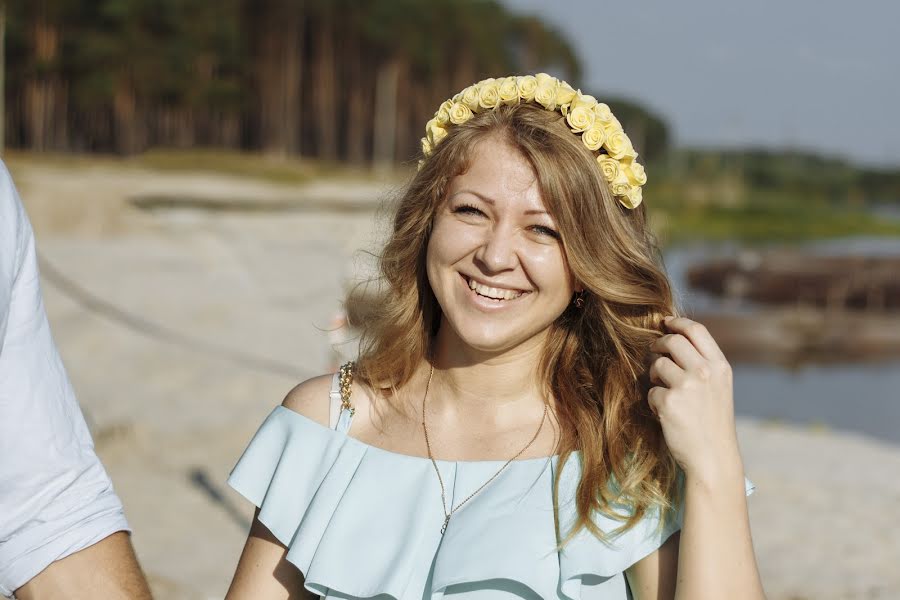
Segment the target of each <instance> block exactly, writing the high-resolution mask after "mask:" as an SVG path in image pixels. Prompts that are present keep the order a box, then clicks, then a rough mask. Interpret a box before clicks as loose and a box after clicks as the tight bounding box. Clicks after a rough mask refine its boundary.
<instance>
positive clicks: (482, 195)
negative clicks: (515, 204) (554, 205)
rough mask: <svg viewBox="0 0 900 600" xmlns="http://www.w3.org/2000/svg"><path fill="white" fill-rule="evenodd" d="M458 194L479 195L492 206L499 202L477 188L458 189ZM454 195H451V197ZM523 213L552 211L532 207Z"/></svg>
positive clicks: (532, 213) (538, 213)
mask: <svg viewBox="0 0 900 600" xmlns="http://www.w3.org/2000/svg"><path fill="white" fill-rule="evenodd" d="M457 194H472V195H473V196H478V198H479V199H480V200H482V201H483V202H486V203H488V204H490V205H491V206H495V205H496V204H497V203H496V202H495V201H494V199H493V198H489V197H487V196H485V195H484V194H480V193H478V192H476V191H475V190H468V189H466V190H457V191H456V192H454V193H453V196H456V195H457ZM453 196H451V198H452V197H453ZM522 214H525V215H549V214H550V213H548V212H547V211H546V210H542V209H538V208H532V209H529V210H526V211H522Z"/></svg>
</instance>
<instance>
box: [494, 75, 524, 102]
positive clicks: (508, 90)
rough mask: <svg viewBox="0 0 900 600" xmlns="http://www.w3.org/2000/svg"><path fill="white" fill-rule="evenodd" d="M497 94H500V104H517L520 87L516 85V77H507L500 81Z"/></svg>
mask: <svg viewBox="0 0 900 600" xmlns="http://www.w3.org/2000/svg"><path fill="white" fill-rule="evenodd" d="M497 92H498V93H499V94H500V102H502V103H503V104H516V103H518V101H519V86H517V85H516V78H515V77H506V78H504V79H502V80H500V85H499V86H498V88H497Z"/></svg>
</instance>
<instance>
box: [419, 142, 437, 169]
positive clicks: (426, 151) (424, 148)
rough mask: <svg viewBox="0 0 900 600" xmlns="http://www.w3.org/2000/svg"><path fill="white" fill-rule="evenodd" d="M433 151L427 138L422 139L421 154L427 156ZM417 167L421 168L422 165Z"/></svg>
mask: <svg viewBox="0 0 900 600" xmlns="http://www.w3.org/2000/svg"><path fill="white" fill-rule="evenodd" d="M433 149H434V147H433V146H432V145H431V142H429V141H428V138H422V154H424V155H425V156H428V155H430V154H431V151H432V150H433ZM419 167H420V168H421V167H422V165H419Z"/></svg>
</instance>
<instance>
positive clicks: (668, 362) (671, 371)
mask: <svg viewBox="0 0 900 600" xmlns="http://www.w3.org/2000/svg"><path fill="white" fill-rule="evenodd" d="M684 377H685V372H684V370H683V369H682V368H681V367H679V366H678V365H677V364H675V362H674V361H673V360H672V359H671V358H669V357H668V356H660V357H659V358H657V359H656V360H654V361H653V362H652V363H651V364H650V381H652V382H653V383H658V384H661V385H665V386H666V387H668V388H670V389H671V388H673V387H675V386H677V385H679V384H680V383H681V382H682V380H683V379H684Z"/></svg>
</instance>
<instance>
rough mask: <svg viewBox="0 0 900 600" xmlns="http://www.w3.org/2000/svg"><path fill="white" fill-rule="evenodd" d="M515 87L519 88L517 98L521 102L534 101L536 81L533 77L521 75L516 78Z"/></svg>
mask: <svg viewBox="0 0 900 600" xmlns="http://www.w3.org/2000/svg"><path fill="white" fill-rule="evenodd" d="M516 87H518V88H519V98H521V99H522V100H528V101H530V100H534V90H535V89H536V88H537V79H535V78H534V75H522V76H521V77H516Z"/></svg>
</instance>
